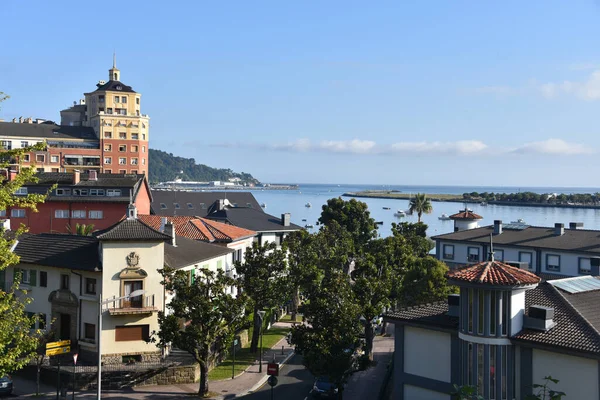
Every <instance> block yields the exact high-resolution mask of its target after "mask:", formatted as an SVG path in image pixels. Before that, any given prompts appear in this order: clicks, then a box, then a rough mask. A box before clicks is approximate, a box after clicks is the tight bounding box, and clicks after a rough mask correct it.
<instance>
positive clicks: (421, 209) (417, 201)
mask: <svg viewBox="0 0 600 400" xmlns="http://www.w3.org/2000/svg"><path fill="white" fill-rule="evenodd" d="M471 195H473V193H471ZM408 209H409V211H410V212H411V213H415V212H416V213H417V216H418V217H419V222H421V216H422V215H423V214H431V213H432V212H433V207H432V206H431V200H429V199H428V198H427V196H426V195H425V193H417V194H416V196H415V197H413V198H412V199H410V203H409V204H408Z"/></svg>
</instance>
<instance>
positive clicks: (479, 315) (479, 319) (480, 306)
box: [477, 290, 485, 335]
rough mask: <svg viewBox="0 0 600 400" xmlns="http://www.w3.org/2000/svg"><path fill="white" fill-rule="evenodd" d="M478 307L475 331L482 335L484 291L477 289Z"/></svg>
mask: <svg viewBox="0 0 600 400" xmlns="http://www.w3.org/2000/svg"><path fill="white" fill-rule="evenodd" d="M478 292H479V296H478V307H477V308H478V309H477V332H478V333H479V334H480V335H483V320H484V311H485V303H484V296H483V295H484V291H483V290H478Z"/></svg>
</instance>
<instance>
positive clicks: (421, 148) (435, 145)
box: [391, 140, 488, 154]
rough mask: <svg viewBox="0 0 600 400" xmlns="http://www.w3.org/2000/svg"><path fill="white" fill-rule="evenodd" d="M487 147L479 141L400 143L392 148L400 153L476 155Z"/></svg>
mask: <svg viewBox="0 0 600 400" xmlns="http://www.w3.org/2000/svg"><path fill="white" fill-rule="evenodd" d="M487 147H488V146H487V145H486V144H485V143H483V142H482V141H479V140H459V141H456V142H400V143H394V144H392V146H391V148H392V150H393V151H394V152H398V153H437V154H439V153H444V154H476V153H480V152H482V151H483V150H485V149H487Z"/></svg>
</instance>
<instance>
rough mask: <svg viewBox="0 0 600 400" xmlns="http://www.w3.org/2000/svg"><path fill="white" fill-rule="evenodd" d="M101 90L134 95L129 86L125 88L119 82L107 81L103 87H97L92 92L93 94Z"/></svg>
mask: <svg viewBox="0 0 600 400" xmlns="http://www.w3.org/2000/svg"><path fill="white" fill-rule="evenodd" d="M102 90H110V91H113V92H128V93H135V90H133V88H132V87H131V86H127V85H125V84H124V83H121V82H119V81H108V82H106V83H105V84H104V85H101V86H98V89H96V90H94V92H98V91H102Z"/></svg>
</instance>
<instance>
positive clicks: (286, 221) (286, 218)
mask: <svg viewBox="0 0 600 400" xmlns="http://www.w3.org/2000/svg"><path fill="white" fill-rule="evenodd" d="M290 216H291V215H290V213H285V214H281V225H283V226H290Z"/></svg>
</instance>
